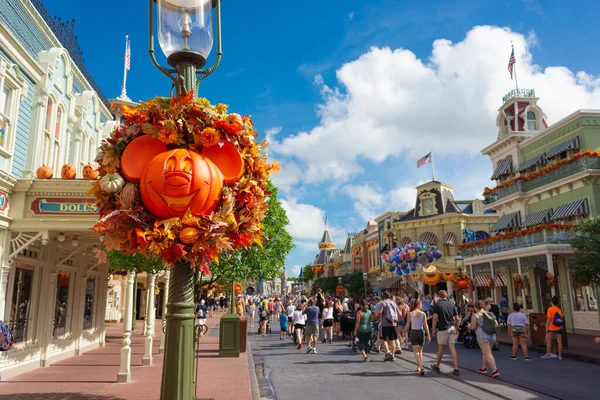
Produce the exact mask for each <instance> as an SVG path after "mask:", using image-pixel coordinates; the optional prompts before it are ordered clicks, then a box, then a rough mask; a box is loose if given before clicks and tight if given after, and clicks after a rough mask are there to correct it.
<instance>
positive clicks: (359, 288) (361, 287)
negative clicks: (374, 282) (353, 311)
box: [343, 271, 371, 299]
mask: <svg viewBox="0 0 600 400" xmlns="http://www.w3.org/2000/svg"><path fill="white" fill-rule="evenodd" d="M343 285H344V286H345V287H346V289H347V290H348V292H349V293H350V295H351V296H352V297H354V298H355V299H358V298H364V295H365V282H364V280H363V274H362V272H360V271H352V272H351V273H349V274H348V275H345V276H344V278H343ZM370 290H371V285H370V284H369V282H367V291H370Z"/></svg>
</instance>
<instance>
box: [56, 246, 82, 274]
mask: <svg viewBox="0 0 600 400" xmlns="http://www.w3.org/2000/svg"><path fill="white" fill-rule="evenodd" d="M78 251H79V249H75V250H73V251H72V252H70V253H69V255H67V256H66V257H63V259H62V260H60V261H59V262H58V263H56V265H55V266H54V268H52V272H56V271H58V269H59V268H60V266H61V265H63V263H64V262H65V261H67V260H69V259H70V258H71V257H73V256H74V255H75V253H77V252H78Z"/></svg>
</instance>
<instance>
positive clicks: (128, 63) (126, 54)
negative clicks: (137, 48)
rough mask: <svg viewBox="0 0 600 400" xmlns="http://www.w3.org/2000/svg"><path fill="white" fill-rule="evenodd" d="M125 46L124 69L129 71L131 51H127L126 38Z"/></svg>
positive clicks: (127, 38)
mask: <svg viewBox="0 0 600 400" xmlns="http://www.w3.org/2000/svg"><path fill="white" fill-rule="evenodd" d="M126 40H127V44H126V45H125V69H127V71H129V70H130V69H131V50H130V49H129V37H126Z"/></svg>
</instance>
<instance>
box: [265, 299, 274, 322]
mask: <svg viewBox="0 0 600 400" xmlns="http://www.w3.org/2000/svg"><path fill="white" fill-rule="evenodd" d="M267 312H268V313H269V321H273V317H274V316H275V302H274V301H273V299H269V302H268V303H267Z"/></svg>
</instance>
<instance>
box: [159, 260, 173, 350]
mask: <svg viewBox="0 0 600 400" xmlns="http://www.w3.org/2000/svg"><path fill="white" fill-rule="evenodd" d="M170 276H171V270H170V269H166V270H165V288H164V293H163V304H162V329H161V331H160V347H159V348H158V354H162V353H164V352H165V336H166V333H165V332H166V329H167V299H168V297H169V277H170Z"/></svg>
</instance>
